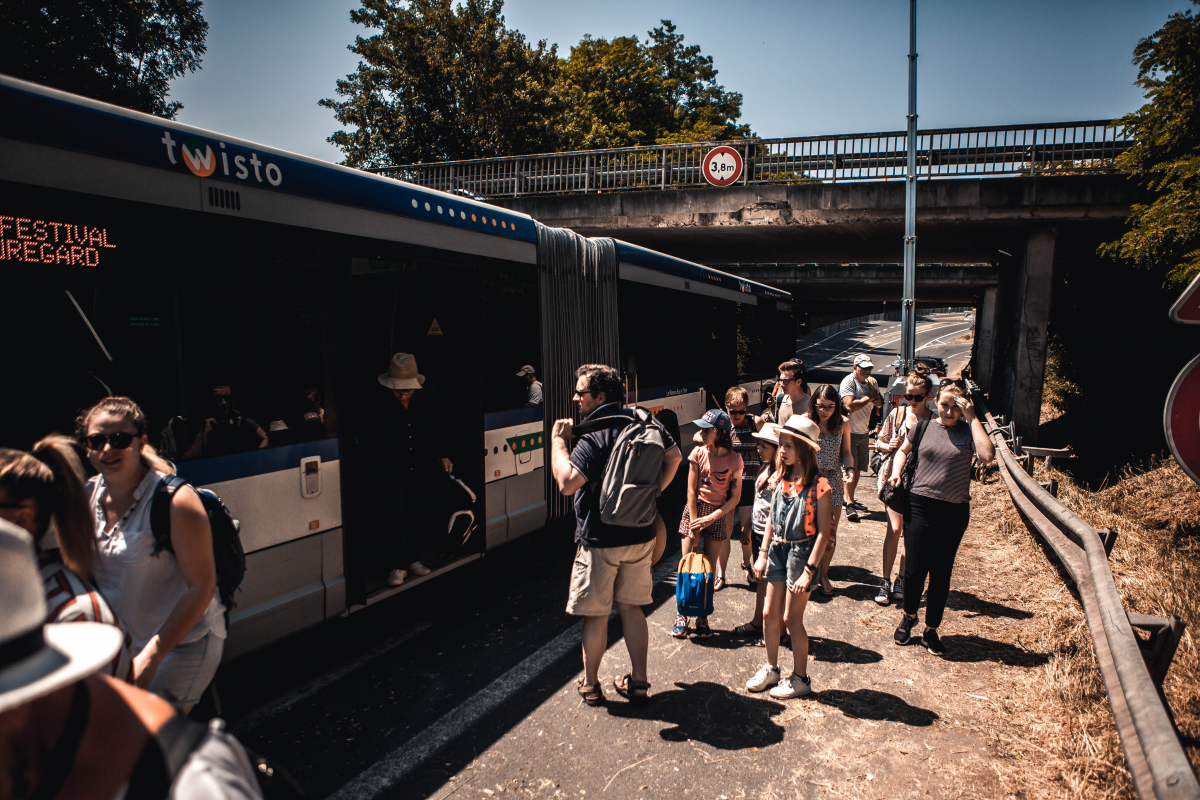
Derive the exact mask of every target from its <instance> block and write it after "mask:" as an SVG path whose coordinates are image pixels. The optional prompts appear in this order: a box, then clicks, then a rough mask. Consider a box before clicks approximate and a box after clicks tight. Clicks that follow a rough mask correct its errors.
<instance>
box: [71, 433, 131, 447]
mask: <svg viewBox="0 0 1200 800" xmlns="http://www.w3.org/2000/svg"><path fill="white" fill-rule="evenodd" d="M137 438H138V434H136V433H125V432H124V431H121V432H120V433H110V434H108V435H107V436H105V435H104V434H103V433H93V434H92V435H91V436H85V437H84V439H83V441H84V442H86V443H87V446H88V450H103V449H104V445H105V443H106V442H107V443H108V444H110V445H112V449H113V450H124V449H125V448H127V447H129V445H131V444H133V440H134V439H137Z"/></svg>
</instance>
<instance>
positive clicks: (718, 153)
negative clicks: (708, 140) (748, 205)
mask: <svg viewBox="0 0 1200 800" xmlns="http://www.w3.org/2000/svg"><path fill="white" fill-rule="evenodd" d="M700 171H701V172H703V173H704V180H706V181H708V182H709V183H711V184H712V185H713V186H730V185H732V184H734V183H736V182H737V180H738V178H740V177H742V154H741V153H739V152H738V151H737V150H734V149H733V148H732V147H729V146H727V145H721V146H720V147H714V148H713V149H712V150H709V151H708V153H707V154H706V155H705V156H704V161H703V162H702V163H701V164H700Z"/></svg>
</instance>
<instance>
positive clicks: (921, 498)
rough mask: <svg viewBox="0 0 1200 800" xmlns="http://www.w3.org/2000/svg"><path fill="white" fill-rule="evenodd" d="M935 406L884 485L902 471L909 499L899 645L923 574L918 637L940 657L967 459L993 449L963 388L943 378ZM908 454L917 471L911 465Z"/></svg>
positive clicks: (966, 494)
mask: <svg viewBox="0 0 1200 800" xmlns="http://www.w3.org/2000/svg"><path fill="white" fill-rule="evenodd" d="M937 408H938V414H937V417H936V418H935V419H932V420H921V421H920V422H919V423H918V424H917V425H916V426H915V427H914V428H913V429H911V430H910V431H909V432H908V434H907V435H906V437H905V440H904V444H902V445H901V446H900V451H899V452H898V453H897V454H896V458H895V462H894V463H893V465H892V477H891V479H890V480H889V481H888V483H889V484H890V485H891V486H892V487H893V488H895V487H899V486H900V485H901V476H902V475H903V476H904V484H905V485H906V486H907V488H908V504H909V508H908V512H907V513H905V515H904V548H905V551H906V554H907V564H906V565H905V572H904V583H905V584H906V586H907V591H906V592H905V594H904V616H903V617H902V618H901V620H900V625H899V626H898V627H897V628H896V634H895V640H896V644H906V643H907V642H908V641H909V639H910V638H911V636H912V628H913V625H915V624H916V621H917V610H918V609H919V608H920V605H921V587H922V586H923V585H924V583H925V576H926V575H928V576H929V601H928V603H927V604H926V606H925V632H924V633H923V634H922V636H921V639H922V642H923V643H924V645H925V649H926V650H928V651H929V652H930V653H931V654H933V655H942V654H943V653H945V652H946V648H945V646H944V645H943V644H942V640H941V637H940V636H939V635H938V630H937V629H938V626H939V625H940V624H941V622H942V615H943V614H944V613H945V611H946V600H947V598H948V597H949V595H950V576H951V572H952V571H953V569H954V557H955V555H956V554H957V553H958V546H959V545H960V544H961V543H962V539H963V535H964V534H965V533H966V531H967V524H968V523H969V522H970V521H971V466H972V462H973V460H974V457H975V456H976V455H978V457H979V459H980V460H981V461H984V462H988V461H991V460H992V459H993V458H995V455H996V449H995V447H994V446H993V445H992V441H991V439H989V438H988V435H987V433H986V432H985V431H984V429H983V424H982V423H981V422H980V421H979V419H978V418H977V417H976V416H975V407H974V406H973V405H972V404H971V402H970V401H969V400H968V399H967V398H966V397H964V396H963V389H962V387H960V386H958V385H957V384H953V383H949V382H943V383H942V385H941V386H940V387H939V388H938V394H937ZM913 458H915V459H916V462H917V463H916V467H915V468H911V467H910V466H909V465H910V459H913ZM906 467H908V468H907V469H906Z"/></svg>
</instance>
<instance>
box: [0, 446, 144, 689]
mask: <svg viewBox="0 0 1200 800" xmlns="http://www.w3.org/2000/svg"><path fill="white" fill-rule="evenodd" d="M0 520H5V521H7V522H11V523H12V524H14V525H16V526H17V527H19V528H23V529H24V530H25V531H27V532H28V533H29V534H30V535H31V536H33V543H34V546H35V548H36V549H37V554H38V568H39V569H40V570H41V573H42V586H43V588H44V589H45V590H46V607H47V608H48V609H49V616H47V617H46V619H45V621H46V622H99V623H103V624H105V625H112V626H114V627H116V628H117V629H118V630H120V631H121V647H120V649H119V650H118V651H117V654H116V656H114V658H113V660H112V662H110V663H109V664H107V665H106V666H105V667H104V669H103V671H104V673H105V674H107V675H111V676H113V677H115V678H119V679H120V680H123V681H128V680H130V679H131V677H132V673H133V652H132V648H133V637H132V636H130V635H129V630H128V629H127V628H126V627H125V626H124V625H123V624H121V621H120V620H119V619H118V618H117V615H116V614H114V613H113V611H112V609H111V608H110V607H109V605H108V601H107V600H105V599H104V596H103V595H101V594H100V592H99V590H97V589H96V588H95V587H94V586H92V585H91V580H92V577H93V575H92V573H93V571H94V570H95V568H96V559H97V553H96V535H95V529H94V527H93V525H92V514H91V511H90V510H89V509H88V504H87V493H86V491H85V490H84V484H83V466H82V465H81V464H80V463H79V456H78V454H76V452H75V447H74V442H73V441H72V440H71V439H70V438H68V437H66V436H47V437H46V438H44V439H42V440H40V441H39V442H37V443H36V444H34V446H33V450H32V451H30V452H28V453H23V452H21V451H20V450H8V449H4V448H0Z"/></svg>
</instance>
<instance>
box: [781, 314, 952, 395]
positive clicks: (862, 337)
mask: <svg viewBox="0 0 1200 800" xmlns="http://www.w3.org/2000/svg"><path fill="white" fill-rule="evenodd" d="M974 330H975V321H974V317H973V316H972V318H971V319H970V320H964V319H963V315H962V314H935V315H930V316H928V317H921V318H919V319H918V321H917V339H916V341H917V355H919V356H920V355H925V356H939V357H941V358H944V359H945V360H946V364H947V366H948V367H949V372H950V373H954V372H956V371H957V370H958V369H959V368H960V367H961V365H962V363H963V361H964V360H965V359H966V358H968V357H969V356H970V354H971V342H970V341H959V339H960V338H961V337H962V336H963V335H964V334H968V333H971V332H973V331H974ZM860 353H866V354H867V355H869V356H871V360H872V361H873V362H874V364H875V372H874V375H875V376H876V377H877V378H879V379H880V383H881V384H882V383H883V381H882V379H883V378H885V377H888V378H889V380H890V376H892V375H893V374H894V372H895V370H894V368H893V367H892V366H891V364H892V362H894V361H898V360H899V359H900V323H899V322H893V321H880V322H867V323H864V324H862V325H859V326H857V327H854V328H850V329H849V330H845V331H840V332H838V333H835V334H833V335H832V336H826V335H822V334H818V335H816V336H810V337H808V338H807V339H804V340H803V341H801V342H800V343H799V344H798V345H797V356H798V357H799V358H800V359H802V360H803V361H804V365H805V367H806V368H807V371H808V383H809V386H816V385H817V384H819V383H840V382H841V380H842V378H844V377H846V375H847V373H849V372H850V370H851V368H852V367H853V364H854V357H855V356H857V355H858V354H860Z"/></svg>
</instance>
